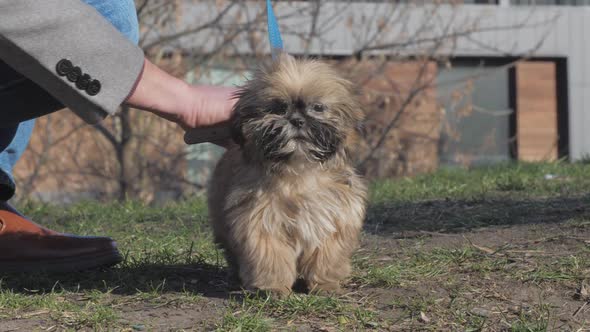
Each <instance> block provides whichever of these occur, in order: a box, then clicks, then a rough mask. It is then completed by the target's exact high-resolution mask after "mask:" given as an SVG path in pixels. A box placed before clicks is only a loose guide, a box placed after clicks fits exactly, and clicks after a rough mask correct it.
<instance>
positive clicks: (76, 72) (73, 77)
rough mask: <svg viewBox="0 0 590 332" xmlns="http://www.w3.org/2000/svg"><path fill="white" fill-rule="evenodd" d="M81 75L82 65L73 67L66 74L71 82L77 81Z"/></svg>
mask: <svg viewBox="0 0 590 332" xmlns="http://www.w3.org/2000/svg"><path fill="white" fill-rule="evenodd" d="M80 76H82V69H80V67H74V68H72V70H70V72H69V73H68V74H67V75H66V77H67V78H68V81H70V82H76V81H77V80H78V78H80Z"/></svg>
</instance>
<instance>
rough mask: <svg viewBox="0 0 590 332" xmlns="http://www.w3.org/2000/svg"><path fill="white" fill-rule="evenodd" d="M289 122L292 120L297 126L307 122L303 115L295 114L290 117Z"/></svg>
mask: <svg viewBox="0 0 590 332" xmlns="http://www.w3.org/2000/svg"><path fill="white" fill-rule="evenodd" d="M289 122H291V124H292V125H293V126H295V128H301V127H303V125H304V124H305V119H303V117H302V116H301V115H294V116H293V117H291V118H290V119H289Z"/></svg>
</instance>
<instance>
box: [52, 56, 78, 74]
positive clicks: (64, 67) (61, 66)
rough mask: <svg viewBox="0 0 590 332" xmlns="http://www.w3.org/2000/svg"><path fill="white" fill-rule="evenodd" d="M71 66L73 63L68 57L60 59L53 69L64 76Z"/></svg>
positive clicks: (70, 69)
mask: <svg viewBox="0 0 590 332" xmlns="http://www.w3.org/2000/svg"><path fill="white" fill-rule="evenodd" d="M73 67H74V65H73V64H72V61H70V60H68V59H61V60H59V62H58V63H57V65H56V66H55V70H56V71H57V73H58V74H59V76H65V75H67V74H69V73H70V71H72V68H73Z"/></svg>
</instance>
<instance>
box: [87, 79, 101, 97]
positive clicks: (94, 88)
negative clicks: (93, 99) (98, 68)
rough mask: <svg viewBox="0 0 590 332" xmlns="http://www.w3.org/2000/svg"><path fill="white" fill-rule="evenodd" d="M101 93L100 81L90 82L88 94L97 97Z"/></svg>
mask: <svg viewBox="0 0 590 332" xmlns="http://www.w3.org/2000/svg"><path fill="white" fill-rule="evenodd" d="M99 92H100V81H99V80H93V81H92V82H90V83H89V84H88V87H87V88H86V93H88V94H89V95H91V96H94V95H97V94H98V93H99Z"/></svg>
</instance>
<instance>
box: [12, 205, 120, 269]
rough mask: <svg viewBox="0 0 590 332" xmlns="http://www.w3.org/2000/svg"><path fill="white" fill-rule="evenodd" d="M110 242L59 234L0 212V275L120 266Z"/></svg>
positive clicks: (22, 218) (98, 238) (14, 214)
mask: <svg viewBox="0 0 590 332" xmlns="http://www.w3.org/2000/svg"><path fill="white" fill-rule="evenodd" d="M121 260H122V258H121V255H120V254H119V252H118V251H117V246H116V244H115V242H114V241H113V240H111V239H110V238H107V237H86V236H74V235H68V234H61V233H58V232H55V231H52V230H49V229H46V228H43V227H41V226H39V225H37V224H35V223H34V222H32V221H30V220H27V219H25V218H24V217H23V216H21V215H19V214H18V213H17V212H16V211H14V210H12V211H7V210H0V274H2V273H4V272H35V271H46V272H71V271H79V270H86V269H92V268H96V267H102V266H111V265H115V264H117V263H119V262H121Z"/></svg>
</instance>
